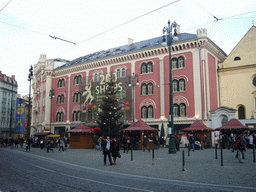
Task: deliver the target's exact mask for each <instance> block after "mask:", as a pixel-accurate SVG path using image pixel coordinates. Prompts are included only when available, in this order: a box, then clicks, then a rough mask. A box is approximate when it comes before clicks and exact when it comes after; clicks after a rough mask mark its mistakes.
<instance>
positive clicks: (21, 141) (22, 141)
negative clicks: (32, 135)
mask: <svg viewBox="0 0 256 192" xmlns="http://www.w3.org/2000/svg"><path fill="white" fill-rule="evenodd" d="M23 144H24V139H23V137H22V138H21V139H20V147H21V148H23Z"/></svg>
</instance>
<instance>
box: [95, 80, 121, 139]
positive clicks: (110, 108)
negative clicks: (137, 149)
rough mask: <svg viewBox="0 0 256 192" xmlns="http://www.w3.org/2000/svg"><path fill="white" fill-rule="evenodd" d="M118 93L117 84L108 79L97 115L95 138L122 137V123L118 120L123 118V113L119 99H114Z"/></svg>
mask: <svg viewBox="0 0 256 192" xmlns="http://www.w3.org/2000/svg"><path fill="white" fill-rule="evenodd" d="M118 91H120V90H119V88H118V86H117V83H116V82H115V81H113V78H110V80H109V82H106V92H105V93H104V96H103V98H102V104H101V105H100V109H101V112H100V113H99V114H98V120H97V123H98V125H99V127H100V130H99V131H96V132H95V135H97V136H103V137H106V136H110V138H114V137H116V138H119V137H120V136H121V135H122V132H121V128H122V122H120V119H121V118H122V116H123V112H122V107H121V106H119V103H118V102H119V99H117V97H116V94H117V92H118Z"/></svg>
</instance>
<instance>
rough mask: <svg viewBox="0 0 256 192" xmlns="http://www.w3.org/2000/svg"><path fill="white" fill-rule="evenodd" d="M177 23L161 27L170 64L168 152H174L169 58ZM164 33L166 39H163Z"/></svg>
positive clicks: (170, 60) (175, 37)
mask: <svg viewBox="0 0 256 192" xmlns="http://www.w3.org/2000/svg"><path fill="white" fill-rule="evenodd" d="M176 26H177V23H176V22H175V21H174V22H173V23H172V24H170V21H168V27H164V28H163V45H164V46H166V45H167V46H168V49H169V66H170V82H169V84H170V112H169V116H168V122H169V124H168V129H169V138H170V140H169V154H176V148H175V141H174V134H173V133H174V123H173V85H172V58H171V45H172V43H173V41H177V40H178V37H177V32H176ZM172 28H174V37H172ZM165 34H166V40H167V41H166V40H165Z"/></svg>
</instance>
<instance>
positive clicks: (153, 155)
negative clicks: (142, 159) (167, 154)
mask: <svg viewBox="0 0 256 192" xmlns="http://www.w3.org/2000/svg"><path fill="white" fill-rule="evenodd" d="M154 158H155V150H154V149H152V165H154Z"/></svg>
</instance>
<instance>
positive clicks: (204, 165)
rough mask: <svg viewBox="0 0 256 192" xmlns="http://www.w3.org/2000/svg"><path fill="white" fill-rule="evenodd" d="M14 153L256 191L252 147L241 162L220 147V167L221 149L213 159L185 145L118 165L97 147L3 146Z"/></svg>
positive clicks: (206, 151) (207, 151)
mask: <svg viewBox="0 0 256 192" xmlns="http://www.w3.org/2000/svg"><path fill="white" fill-rule="evenodd" d="M5 150H12V151H13V152H14V153H13V155H15V153H19V154H23V155H25V156H26V155H27V156H28V157H29V156H33V157H42V158H44V159H48V160H50V161H52V162H56V163H58V162H65V163H66V164H72V165H77V166H78V167H79V166H81V167H88V168H90V169H92V170H101V171H104V172H108V173H115V172H116V173H121V174H123V175H124V176H125V175H127V176H128V175H129V177H130V176H131V177H137V176H141V177H143V178H147V179H148V178H152V179H154V178H157V179H158V182H159V181H161V182H163V183H164V182H172V183H177V185H179V184H180V183H182V185H185V186H190V185H198V186H205V187H209V188H214V187H216V186H217V187H220V188H221V187H225V188H226V189H227V188H230V191H256V163H255V162H253V152H252V150H251V149H249V150H247V152H246V153H245V159H244V161H243V163H239V162H238V159H237V158H235V152H234V153H233V152H232V151H231V150H228V149H223V166H221V157H220V149H218V151H217V152H218V158H217V159H216V158H215V149H213V148H212V149H204V150H196V151H194V152H193V151H191V152H190V156H188V151H187V149H186V148H181V151H179V152H177V153H176V154H168V149H167V148H160V149H158V150H154V158H153V150H151V152H148V151H145V152H143V151H141V150H139V151H133V155H131V151H129V153H128V154H127V153H122V151H121V155H122V157H121V159H117V165H115V166H110V165H109V164H108V165H107V166H104V164H103V155H102V151H97V150H96V149H67V150H66V151H64V152H63V151H59V150H58V149H57V148H55V149H54V152H50V153H46V150H41V149H38V148H32V149H31V152H25V149H24V148H18V149H17V148H14V149H5ZM183 150H184V154H185V169H186V171H183V164H182V151H183Z"/></svg>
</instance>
